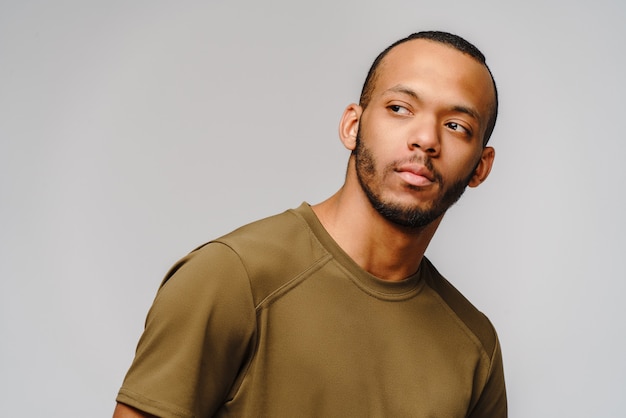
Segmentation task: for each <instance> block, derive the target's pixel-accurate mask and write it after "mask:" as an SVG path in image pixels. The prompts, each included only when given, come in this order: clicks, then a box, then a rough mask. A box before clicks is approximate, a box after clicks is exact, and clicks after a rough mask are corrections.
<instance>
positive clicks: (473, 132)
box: [353, 40, 494, 228]
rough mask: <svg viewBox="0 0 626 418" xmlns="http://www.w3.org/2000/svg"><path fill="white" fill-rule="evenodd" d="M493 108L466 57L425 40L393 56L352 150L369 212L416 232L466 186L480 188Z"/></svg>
mask: <svg viewBox="0 0 626 418" xmlns="http://www.w3.org/2000/svg"><path fill="white" fill-rule="evenodd" d="M493 101H494V91H493V86H492V82H491V78H490V75H489V73H488V71H487V69H486V68H485V67H484V66H482V65H481V64H480V63H478V62H476V61H475V60H474V59H473V58H471V57H470V56H468V55H465V54H463V53H461V52H459V51H457V50H455V49H453V48H451V47H449V46H446V45H443V44H440V43H436V42H433V41H428V40H413V41H408V42H406V43H404V44H401V45H398V46H397V47H395V48H394V49H393V50H391V51H390V52H389V54H388V55H387V56H386V57H385V58H384V60H383V62H382V63H381V65H380V67H379V68H378V77H377V79H376V84H375V86H374V89H373V92H372V96H371V100H370V102H369V104H368V106H367V108H366V109H365V110H364V111H363V113H362V115H361V117H360V121H359V125H358V134H357V138H356V143H355V145H354V149H353V154H354V158H355V169H356V174H357V177H358V180H359V182H360V184H361V187H362V189H363V191H364V193H365V194H366V195H367V197H368V199H369V200H370V202H371V204H372V205H373V207H374V208H375V209H376V210H377V211H378V212H379V213H380V214H381V215H382V216H384V217H385V218H386V219H388V220H389V221H391V222H394V223H396V224H398V225H402V226H405V227H410V228H419V227H422V226H425V225H427V224H429V223H431V222H432V221H434V220H435V219H437V218H439V217H440V216H442V215H443V214H444V213H445V211H446V210H447V209H448V208H449V207H450V206H451V205H452V204H454V202H456V201H457V200H458V198H459V197H460V196H461V195H462V194H463V191H464V190H465V188H466V186H467V185H471V186H476V185H478V184H479V183H480V182H481V181H482V180H483V179H484V177H486V175H487V174H488V172H489V169H490V167H491V163H492V158H493V153H492V151H493V150H492V149H490V148H486V149H484V148H483V146H482V140H483V135H484V132H485V129H486V127H487V124H488V120H489V116H490V111H491V106H492V103H493ZM485 153H487V154H489V155H490V156H491V158H485ZM485 165H486V166H485ZM485 168H486V169H487V170H486V172H485V175H484V177H481V176H478V177H477V174H476V173H481V172H483V171H481V170H482V169H485Z"/></svg>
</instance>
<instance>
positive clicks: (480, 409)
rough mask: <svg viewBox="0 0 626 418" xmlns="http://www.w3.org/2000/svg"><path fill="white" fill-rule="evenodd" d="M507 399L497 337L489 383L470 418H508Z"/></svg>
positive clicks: (486, 383)
mask: <svg viewBox="0 0 626 418" xmlns="http://www.w3.org/2000/svg"><path fill="white" fill-rule="evenodd" d="M507 414H508V412H507V399H506V387H505V383H504V366H503V364H502V351H501V349H500V342H499V341H498V339H497V337H496V344H495V347H494V352H493V354H492V356H491V364H490V367H489V372H488V375H487V381H486V382H485V386H484V388H483V391H482V393H481V395H480V398H479V399H478V402H477V403H476V405H475V407H474V409H473V410H472V412H471V413H470V414H469V416H468V417H469V418H506V417H507V416H508V415H507Z"/></svg>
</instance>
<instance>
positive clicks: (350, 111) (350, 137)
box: [339, 103, 363, 151]
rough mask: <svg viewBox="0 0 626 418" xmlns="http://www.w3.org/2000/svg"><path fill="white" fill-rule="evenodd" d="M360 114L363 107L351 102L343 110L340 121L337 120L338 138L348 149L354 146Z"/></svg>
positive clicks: (352, 148)
mask: <svg viewBox="0 0 626 418" xmlns="http://www.w3.org/2000/svg"><path fill="white" fill-rule="evenodd" d="M362 114H363V108H362V107H361V106H359V105H357V104H355V103H352V104H351V105H349V106H348V107H346V110H344V111H343V115H342V116H341V121H340V122H339V138H340V139H341V142H342V143H343V146H344V147H346V148H347V149H349V150H350V151H352V150H354V148H355V147H356V136H357V133H358V132H359V122H360V121H361V115H362Z"/></svg>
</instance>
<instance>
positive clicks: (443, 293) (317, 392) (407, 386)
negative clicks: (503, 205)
mask: <svg viewBox="0 0 626 418" xmlns="http://www.w3.org/2000/svg"><path fill="white" fill-rule="evenodd" d="M117 401H118V402H122V403H125V404H127V405H130V406H133V407H136V408H138V409H140V410H143V411H145V412H148V413H151V414H154V415H157V416H160V417H211V416H216V417H290V418H293V417H445V418H456V417H458V418H461V417H473V418H477V417H484V418H487V417H489V418H502V417H506V415H507V413H506V394H505V386H504V376H503V370H502V358H501V353H500V347H499V343H498V339H497V336H496V333H495V330H494V328H493V327H492V325H491V323H490V322H489V320H488V319H487V318H486V317H485V316H484V315H483V314H482V313H480V312H479V311H478V310H477V309H476V308H474V307H473V306H472V305H471V304H470V303H469V302H468V301H467V300H466V299H465V298H464V297H463V296H462V295H461V294H460V293H459V292H458V291H457V290H456V289H455V288H454V287H453V286H452V285H450V283H448V282H447V281H446V280H445V279H444V278H443V277H442V276H441V275H440V274H439V273H438V272H437V271H436V270H435V268H434V267H433V266H432V264H431V263H430V262H429V261H428V260H427V259H426V258H424V260H423V262H422V264H421V266H420V268H419V271H418V272H417V273H416V274H415V275H413V276H411V277H409V278H407V279H406V280H404V281H401V282H387V281H383V280H380V279H377V278H376V277H374V276H372V275H371V274H369V273H367V272H366V271H364V270H363V269H361V268H360V267H359V266H358V265H357V264H356V263H355V262H354V261H353V260H352V259H351V258H350V257H349V256H348V255H347V254H346V253H345V252H343V251H342V250H341V248H339V246H338V245H337V244H336V242H335V241H334V240H333V239H332V238H331V237H330V236H329V235H328V233H327V232H326V231H325V230H324V228H323V227H322V225H321V224H320V223H319V221H318V219H317V218H316V216H315V214H314V213H313V211H312V210H311V208H310V206H309V205H308V204H306V203H303V204H302V205H301V206H300V207H299V208H297V209H294V210H288V211H286V212H284V213H282V214H280V215H276V216H273V217H270V218H267V219H264V220H261V221H257V222H255V223H252V224H250V225H247V226H244V227H242V228H240V229H238V230H236V231H234V232H232V233H230V234H228V235H226V236H224V237H222V238H220V239H217V240H214V241H211V242H210V243H208V244H206V245H204V246H202V247H200V248H199V249H197V250H195V251H193V252H192V253H191V254H189V255H188V256H187V257H185V258H183V259H182V260H181V261H180V262H179V263H178V264H176V265H175V266H174V267H173V268H172V270H171V271H170V272H169V273H168V275H167V276H166V278H165V280H164V281H163V283H162V285H161V288H160V289H159V291H158V293H157V296H156V298H155V300H154V304H153V306H152V308H151V309H150V312H149V313H148V317H147V320H146V328H145V331H144V333H143V335H142V337H141V339H140V341H139V344H138V347H137V352H136V356H135V359H134V361H133V363H132V366H131V367H130V370H129V371H128V374H127V375H126V378H125V380H124V383H123V386H122V388H121V389H120V392H119V394H118V397H117Z"/></svg>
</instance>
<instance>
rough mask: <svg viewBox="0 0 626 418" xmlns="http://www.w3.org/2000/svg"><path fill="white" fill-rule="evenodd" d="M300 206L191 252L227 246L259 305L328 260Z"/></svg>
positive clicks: (253, 223)
mask: <svg viewBox="0 0 626 418" xmlns="http://www.w3.org/2000/svg"><path fill="white" fill-rule="evenodd" d="M302 210H305V209H304V208H303V206H301V207H300V208H297V209H289V210H286V211H285V212H282V213H280V214H277V215H273V216H270V217H267V218H263V219H260V220H258V221H254V222H252V223H249V224H247V225H244V226H242V227H240V228H238V229H236V230H234V231H232V232H230V233H228V234H226V235H224V236H222V237H220V238H217V239H214V240H212V241H210V242H208V243H207V244H205V245H203V246H202V247H200V248H198V249H196V250H195V251H194V252H195V253H198V254H197V256H200V257H202V256H203V254H202V253H205V252H207V253H209V252H211V250H210V248H211V247H212V246H215V245H223V246H226V247H228V248H229V249H230V250H231V251H232V252H234V253H235V254H236V255H237V257H238V258H239V260H240V262H241V264H242V265H243V267H244V268H245V270H246V272H247V274H248V279H249V280H250V285H251V288H252V292H253V294H254V299H255V302H256V303H259V302H260V301H261V300H263V299H264V298H265V297H266V296H267V295H269V294H271V293H272V292H273V291H274V290H276V289H278V288H280V287H281V286H283V285H284V284H286V283H288V282H289V281H290V280H292V279H294V278H296V277H298V276H299V275H301V274H303V273H304V272H306V271H307V270H308V269H309V268H310V267H311V266H312V265H315V264H317V263H319V262H321V261H323V260H326V259H328V258H329V255H328V253H327V251H326V250H325V249H324V247H323V246H322V245H321V244H320V242H319V241H318V240H317V238H316V236H315V234H314V233H313V231H312V230H311V229H310V228H309V226H308V224H307V222H306V220H305V219H304V218H303V217H302V216H301V214H300V212H301V211H302Z"/></svg>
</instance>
